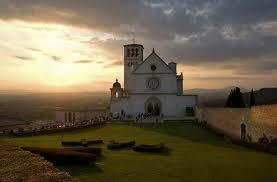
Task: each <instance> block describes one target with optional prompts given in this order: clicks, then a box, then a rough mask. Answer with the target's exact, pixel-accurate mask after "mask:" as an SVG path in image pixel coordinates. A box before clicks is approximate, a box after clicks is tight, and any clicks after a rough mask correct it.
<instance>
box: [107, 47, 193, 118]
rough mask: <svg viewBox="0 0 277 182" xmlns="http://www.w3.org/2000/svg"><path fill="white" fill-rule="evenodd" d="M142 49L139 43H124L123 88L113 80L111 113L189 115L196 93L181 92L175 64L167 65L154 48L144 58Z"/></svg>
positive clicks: (177, 116) (134, 115)
mask: <svg viewBox="0 0 277 182" xmlns="http://www.w3.org/2000/svg"><path fill="white" fill-rule="evenodd" d="M143 50H144V47H143V46H142V45H140V44H128V45H124V87H122V86H121V84H120V83H119V81H118V80H117V79H116V82H115V83H114V84H113V87H112V88H111V89H110V90H111V105H110V108H111V113H113V114H115V113H117V114H118V115H124V116H129V117H131V118H135V117H136V116H137V115H139V114H147V115H151V116H162V117H164V118H168V119H186V118H188V117H192V116H193V113H192V112H194V109H195V106H196V103H197V96H196V95H184V94H183V74H182V73H181V74H179V75H178V74H177V64H176V63H174V62H170V63H168V64H167V63H166V62H164V61H163V60H162V59H161V58H160V57H159V56H158V55H157V54H156V53H155V50H154V49H153V51H152V53H151V54H150V55H149V56H148V57H147V58H146V59H143ZM188 112H189V113H188Z"/></svg>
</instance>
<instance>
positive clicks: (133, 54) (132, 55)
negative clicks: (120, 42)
mask: <svg viewBox="0 0 277 182" xmlns="http://www.w3.org/2000/svg"><path fill="white" fill-rule="evenodd" d="M134 56H135V50H134V49H131V57H134Z"/></svg>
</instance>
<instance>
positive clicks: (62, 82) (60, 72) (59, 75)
mask: <svg viewBox="0 0 277 182" xmlns="http://www.w3.org/2000/svg"><path fill="white" fill-rule="evenodd" d="M45 70H47V71H48V73H47V78H45V81H46V83H47V85H49V86H55V87H57V86H61V87H62V86H70V85H73V84H76V83H78V79H77V78H78V74H77V71H76V70H75V69H74V66H73V64H72V63H51V64H50V63H48V64H47V68H45Z"/></svg>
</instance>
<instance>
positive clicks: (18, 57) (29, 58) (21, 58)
mask: <svg viewBox="0 0 277 182" xmlns="http://www.w3.org/2000/svg"><path fill="white" fill-rule="evenodd" d="M13 57H14V58H17V59H20V60H23V61H32V60H34V58H32V57H27V56H13Z"/></svg>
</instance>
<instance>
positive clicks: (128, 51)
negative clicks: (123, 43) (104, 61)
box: [127, 49, 131, 57]
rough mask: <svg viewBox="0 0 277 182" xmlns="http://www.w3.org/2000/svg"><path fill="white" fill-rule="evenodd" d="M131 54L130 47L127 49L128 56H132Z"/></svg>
mask: <svg viewBox="0 0 277 182" xmlns="http://www.w3.org/2000/svg"><path fill="white" fill-rule="evenodd" d="M130 55H131V51H130V49H127V57H130Z"/></svg>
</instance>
